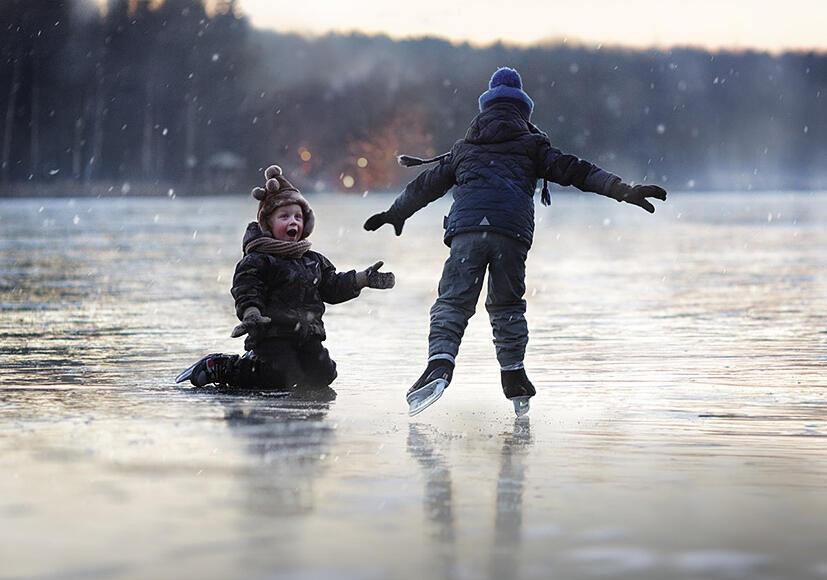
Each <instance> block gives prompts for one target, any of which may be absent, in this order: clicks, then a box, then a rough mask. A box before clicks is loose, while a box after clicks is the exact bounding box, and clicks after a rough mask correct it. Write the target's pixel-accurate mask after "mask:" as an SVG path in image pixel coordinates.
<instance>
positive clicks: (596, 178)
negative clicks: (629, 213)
mask: <svg viewBox="0 0 827 580" xmlns="http://www.w3.org/2000/svg"><path fill="white" fill-rule="evenodd" d="M539 163H540V167H539V168H538V169H539V172H540V175H541V176H542V177H544V178H545V179H548V180H549V181H553V182H554V183H559V184H560V185H573V186H574V187H576V188H577V189H579V190H581V191H589V192H592V193H597V194H599V195H605V196H606V197H611V198H612V199H615V200H617V201H625V202H627V203H631V204H632V205H636V206H639V207H642V208H643V209H645V210H646V211H648V212H649V213H654V212H655V206H653V205H652V204H651V203H650V202H649V201H648V200H647V199H646V198H650V197H651V198H654V199H660V200H662V201H665V200H666V190H664V189H663V188H662V187H659V186H657V185H635V186H634V187H633V186H631V185H628V184H626V183H624V182H623V181H622V180H621V179H620V177H618V176H617V175H614V174H613V173H609V172H608V171H604V170H603V169H600V168H599V167H598V166H597V165H595V164H593V163H589V162H588V161H585V160H583V159H579V158H578V157H576V156H575V155H569V154H566V153H563V152H562V151H560V150H559V149H556V148H554V147H552V146H551V144H550V143H548V142H546V143H545V144H544V145H543V146H542V147H541V149H540V155H539Z"/></svg>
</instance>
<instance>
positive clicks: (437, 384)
mask: <svg viewBox="0 0 827 580" xmlns="http://www.w3.org/2000/svg"><path fill="white" fill-rule="evenodd" d="M447 386H448V381H446V380H445V379H437V380H435V381H431V382H430V383H428V384H427V385H424V386H423V387H420V388H419V389H417V390H416V391H414V392H413V393H411V394H410V395H408V396H407V397H406V399H407V400H408V406H409V409H408V415H409V416H411V417H413V416H414V415H418V414H420V413H421V412H422V411H424V410H425V409H427V408H428V407H430V406H431V405H433V404H434V403H436V402H437V401H438V400H439V398H440V397H441V396H442V393H444V392H445V388H446V387H447Z"/></svg>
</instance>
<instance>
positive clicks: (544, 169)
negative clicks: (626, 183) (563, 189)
mask: <svg viewBox="0 0 827 580" xmlns="http://www.w3.org/2000/svg"><path fill="white" fill-rule="evenodd" d="M537 162H538V171H537V172H538V174H539V176H540V177H541V178H544V179H548V180H549V181H553V182H554V183H559V184H560V185H573V186H574V187H576V188H577V189H579V190H581V191H589V192H592V193H598V194H600V195H605V196H607V197H612V188H613V187H614V185H615V184H616V183H619V182H620V177H618V176H617V175H614V174H613V173H609V172H608V171H604V170H603V169H600V168H599V167H598V166H597V165H595V164H593V163H589V162H588V161H586V160H584V159H579V158H578V157H576V156H575V155H569V154H567V153H563V152H562V151H560V150H559V149H556V148H554V147H552V146H551V143H550V142H549V141H548V140H547V139H544V140H543V142H542V143H541V144H540V148H539V151H538V159H537Z"/></svg>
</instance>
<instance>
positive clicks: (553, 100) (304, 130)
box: [0, 0, 827, 196]
mask: <svg viewBox="0 0 827 580" xmlns="http://www.w3.org/2000/svg"><path fill="white" fill-rule="evenodd" d="M0 29H2V35H0V128H2V129H1V131H2V132H0V139H2V143H0V161H2V174H1V175H0V195H3V196H10V195H34V194H50V195H57V194H71V195H80V194H91V195H100V194H116V195H123V194H159V193H160V194H164V195H167V194H169V195H178V194H197V193H221V192H242V191H243V192H246V191H248V190H249V188H250V187H252V186H253V185H255V184H257V183H258V181H260V179H259V177H260V169H261V168H262V167H264V166H266V165H268V164H270V163H273V162H277V163H280V164H281V165H283V166H284V168H285V170H286V172H287V174H288V176H290V177H291V178H292V179H293V180H294V181H295V182H296V183H297V185H299V186H300V187H301V188H303V189H304V190H307V191H347V192H354V193H359V194H361V193H363V192H364V191H387V190H394V189H396V188H398V187H399V186H400V185H401V184H403V183H404V182H405V181H406V179H408V178H410V177H412V176H413V175H414V174H413V173H411V172H410V170H408V171H405V170H403V169H401V168H399V167H397V165H396V163H395V161H394V157H395V155H396V154H398V153H400V152H404V153H411V154H415V155H417V154H418V155H431V154H435V153H439V152H442V151H444V150H447V149H448V148H449V147H450V146H451V144H452V143H453V142H454V141H455V140H456V139H458V138H461V137H462V136H463V135H464V132H465V129H466V126H467V124H468V122H469V121H470V120H471V119H472V118H473V116H474V115H475V114H476V112H477V97H478V96H479V94H480V93H481V92H482V91H483V90H484V89H485V88H486V87H487V82H488V79H489V77H490V75H491V73H492V72H493V71H494V70H495V69H496V67H498V66H503V65H508V66H514V67H516V68H517V69H518V70H519V71H520V73H521V74H522V76H523V82H524V86H525V89H526V91H527V92H528V93H529V94H530V95H531V97H532V98H533V99H534V101H535V103H536V108H535V113H534V116H533V121H534V122H535V123H536V124H537V125H539V126H540V127H541V128H542V129H543V130H545V131H547V132H548V133H549V135H550V136H551V139H552V143H553V144H555V145H556V146H557V147H559V148H561V149H563V150H565V151H567V152H571V153H575V154H577V155H579V156H581V157H584V158H586V159H589V160H591V161H594V162H595V163H597V164H599V165H601V166H602V167H604V168H606V169H608V170H611V171H613V172H615V173H618V174H620V175H623V176H624V177H625V178H626V179H628V180H631V181H644V180H646V181H649V182H657V183H663V184H665V185H666V187H667V188H670V189H673V190H683V189H694V190H720V189H726V190H765V189H772V190H778V189H827V115H825V102H826V101H827V96H825V93H827V54H824V53H813V52H810V53H804V52H796V53H784V54H770V53H764V52H755V51H746V52H720V51H718V52H707V51H704V50H700V49H671V50H631V49H621V48H607V47H598V46H589V47H586V46H573V45H570V44H548V45H543V46H536V47H531V48H516V47H510V46H505V45H502V44H496V45H492V46H488V47H484V48H478V47H474V46H471V45H469V44H452V43H449V42H447V41H443V40H437V39H432V38H425V39H419V40H392V39H390V38H389V37H385V36H363V35H327V36H322V37H315V38H307V37H303V36H300V35H296V34H284V33H279V32H274V31H270V30H259V29H256V28H253V27H252V26H251V24H250V22H249V20H248V19H247V18H246V17H245V15H244V14H243V13H241V11H240V10H239V8H238V7H237V5H236V2H234V1H231V0H226V1H220V0H219V1H217V2H215V1H213V2H211V3H210V4H209V8H207V7H206V6H205V4H204V2H203V1H201V0H165V1H162V2H149V1H147V0H109V2H108V3H107V5H106V6H104V7H101V6H99V5H98V4H97V3H93V2H91V1H90V0H74V1H70V0H65V1H61V0H0Z"/></svg>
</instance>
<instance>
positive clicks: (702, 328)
mask: <svg viewBox="0 0 827 580" xmlns="http://www.w3.org/2000/svg"><path fill="white" fill-rule="evenodd" d="M444 202H447V200H443V202H440V203H437V204H435V205H434V206H432V207H429V208H427V210H425V211H423V212H421V214H418V215H417V216H415V217H414V218H413V219H412V220H410V221H409V223H408V224H407V225H406V228H405V235H403V236H402V237H401V238H396V237H394V236H393V234H392V232H390V231H385V230H383V231H381V232H378V233H374V234H368V233H366V232H363V231H362V230H361V228H360V225H361V223H362V221H363V220H364V219H365V218H366V217H367V216H368V215H370V214H371V213H372V212H374V211H376V210H378V209H380V208H384V207H385V206H386V205H387V204H388V203H390V198H387V197H382V196H379V195H369V196H367V197H365V198H363V197H360V196H355V197H347V198H345V197H333V196H315V197H313V198H311V203H312V204H313V205H314V207H315V209H316V212H317V214H318V225H317V232H316V233H315V234H314V235H313V237H312V241H313V242H314V248H315V249H317V250H318V251H321V252H322V253H325V254H326V255H327V256H328V257H329V258H331V260H332V261H333V262H334V263H335V264H336V265H337V266H338V267H339V268H340V269H349V268H351V267H356V266H358V267H365V266H368V265H370V264H372V263H373V262H374V261H375V260H377V259H384V260H385V262H386V264H387V268H388V269H390V270H393V271H394V272H395V273H396V274H397V279H398V285H397V287H396V288H395V289H394V290H392V291H390V292H379V291H366V292H365V293H364V295H363V296H362V297H361V298H359V299H358V300H356V301H353V302H350V303H346V304H342V305H337V306H333V307H331V308H330V309H329V311H328V314H327V315H326V321H327V326H328V333H329V335H330V339H329V340H328V347H329V348H330V350H331V353H332V354H333V357H334V358H335V359H336V361H337V362H338V364H339V379H338V380H337V382H336V383H334V387H335V389H336V391H337V392H338V397H337V398H336V399H335V400H334V401H306V400H305V401H302V400H292V399H280V398H274V397H268V396H264V395H257V394H248V395H243V396H241V395H240V396H232V395H229V394H226V393H225V394H221V393H215V392H209V391H200V392H196V391H191V390H187V389H180V388H177V387H176V386H175V385H173V384H172V377H173V376H174V375H175V374H176V372H177V371H178V370H180V369H181V368H182V367H184V366H186V365H188V364H189V363H190V362H191V361H193V360H195V359H196V358H198V357H200V356H201V355H202V354H204V353H207V352H215V351H225V352H237V351H238V350H239V349H240V348H241V344H240V341H237V340H233V339H230V338H229V331H230V329H231V328H232V326H233V324H234V318H233V311H232V302H231V298H230V297H229V293H228V288H229V283H230V278H231V275H232V268H233V265H234V263H235V261H236V260H237V259H238V257H239V252H240V240H239V237H240V234H241V232H242V230H243V225H244V223H245V222H246V221H247V220H249V219H250V218H251V216H252V215H253V213H254V203H253V202H252V201H251V200H249V199H248V198H238V199H229V198H221V199H139V200H126V199H116V200H94V199H78V200H77V201H71V200H68V199H60V200H15V201H0V355H2V360H1V362H0V578H19V577H23V578H28V577H48V578H87V577H93V578H181V577H200V578H227V577H241V576H243V577H250V578H262V577H267V578H311V579H317V578H371V579H373V578H376V579H381V578H422V577H427V576H433V577H437V578H460V579H462V578H478V577H490V578H512V577H513V578H543V579H544V578H549V577H552V576H554V577H556V578H595V577H597V578H634V579H645V578H652V579H660V578H686V579H690V578H750V579H765V578H766V579H770V578H827V483H825V482H827V454H826V453H825V443H824V442H825V436H827V419H826V418H825V417H826V416H827V414H825V411H826V410H827V389H826V387H827V195H824V194H819V195H811V194H800V195H787V194H743V195H735V194H715V195H702V194H683V195H681V194H675V195H673V196H672V197H671V198H670V201H669V202H668V203H667V204H666V205H663V206H659V209H658V212H657V213H656V214H655V215H654V216H649V215H648V214H646V213H645V212H643V211H641V210H639V209H638V208H634V207H630V206H626V205H622V204H617V203H614V202H612V201H610V200H607V199H605V198H600V197H598V196H585V195H584V196H580V195H572V196H562V195H558V196H557V197H556V198H555V201H554V206H553V207H552V208H551V210H548V209H546V208H542V207H539V206H538V208H537V209H538V231H537V236H536V242H535V246H534V248H533V250H532V252H531V254H530V257H529V264H528V271H529V276H528V288H529V291H528V296H527V299H528V303H529V306H528V308H529V314H528V318H529V327H530V329H531V340H530V343H529V351H528V357H527V361H526V362H527V367H528V370H529V375H530V376H531V377H532V378H533V380H534V382H535V384H536V385H537V386H538V396H537V397H536V398H535V399H534V402H533V404H532V410H531V413H530V415H529V418H528V420H524V421H515V419H514V417H513V412H512V410H511V405H510V404H509V403H508V402H507V401H506V400H505V399H504V398H503V397H502V395H501V393H500V388H499V384H498V369H497V366H496V363H495V360H494V356H493V346H492V344H491V340H490V329H489V328H488V324H487V319H486V315H485V311H484V309H482V308H480V310H479V314H478V315H477V316H476V317H475V318H474V319H472V321H471V325H470V328H469V332H468V335H467V337H466V340H465V342H464V343H463V348H462V350H461V353H460V358H459V361H458V363H459V367H458V369H457V372H456V375H455V381H454V383H453V384H452V385H451V387H450V389H449V390H448V392H447V393H446V395H445V397H443V399H442V400H441V401H440V402H439V403H438V404H437V405H436V406H435V407H433V408H431V409H429V410H428V411H426V412H425V413H423V414H422V415H420V416H419V417H417V418H416V420H411V419H409V418H408V417H407V415H406V406H405V403H404V392H405V390H406V389H407V387H408V386H409V385H410V383H411V382H412V381H413V380H414V379H415V378H416V377H417V376H418V375H419V373H420V372H421V370H422V368H423V365H424V358H425V352H426V335H427V314H428V308H429V307H430V305H431V303H432V301H433V299H434V297H435V288H436V283H437V280H438V277H439V273H440V270H441V264H442V261H443V260H444V257H445V255H446V253H447V249H446V248H445V247H444V246H443V245H442V243H441V230H440V223H441V215H442V213H443V212H444V211H446V209H447V203H444Z"/></svg>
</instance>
